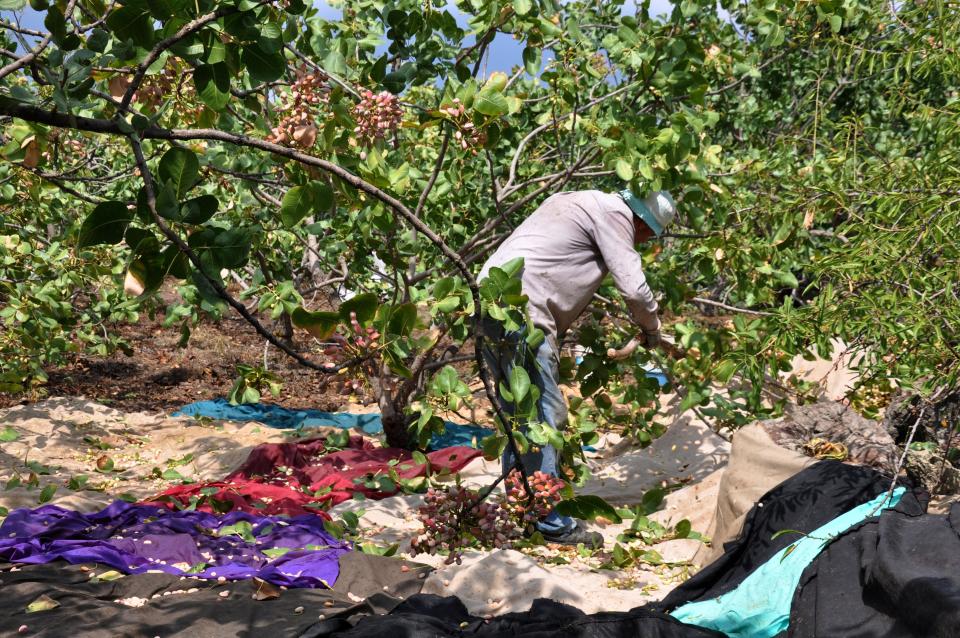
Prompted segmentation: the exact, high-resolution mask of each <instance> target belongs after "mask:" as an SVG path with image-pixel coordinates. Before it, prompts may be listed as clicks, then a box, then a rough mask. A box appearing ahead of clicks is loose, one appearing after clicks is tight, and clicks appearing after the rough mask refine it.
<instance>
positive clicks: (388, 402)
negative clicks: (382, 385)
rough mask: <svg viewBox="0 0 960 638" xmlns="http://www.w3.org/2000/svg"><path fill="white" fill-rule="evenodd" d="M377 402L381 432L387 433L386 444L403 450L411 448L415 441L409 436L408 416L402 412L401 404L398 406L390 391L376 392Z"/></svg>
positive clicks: (413, 446)
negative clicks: (381, 426)
mask: <svg viewBox="0 0 960 638" xmlns="http://www.w3.org/2000/svg"><path fill="white" fill-rule="evenodd" d="M377 394H378V396H377V403H378V404H379V405H380V420H381V421H382V422H383V432H384V434H386V435H387V445H388V446H390V447H398V448H402V449H405V450H412V449H414V448H415V446H416V441H413V440H412V439H411V437H410V417H409V416H408V415H407V414H404V412H403V406H398V405H397V402H396V401H395V400H394V397H393V396H391V393H390V392H385V391H381V392H378V393H377Z"/></svg>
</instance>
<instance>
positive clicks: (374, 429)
mask: <svg viewBox="0 0 960 638" xmlns="http://www.w3.org/2000/svg"><path fill="white" fill-rule="evenodd" d="M173 416H205V417H210V418H211V419H219V420H222V421H256V422H258V423H263V424H264V425H269V426H270V427H274V428H290V429H297V430H299V429H303V428H315V427H336V428H344V429H350V428H360V429H361V430H362V431H363V432H364V433H366V434H379V433H380V432H383V423H382V421H381V420H380V415H379V414H352V413H349V412H324V411H322V410H291V409H289V408H284V407H282V406H279V405H274V404H272V403H252V404H247V405H230V403H229V402H228V401H227V400H226V399H215V400H213V401H197V402H196V403H190V404H189V405H185V406H183V407H182V408H180V409H179V410H177V411H176V412H174V413H173ZM444 428H445V429H444V432H443V434H437V435H434V437H433V438H432V439H431V441H430V447H431V448H433V449H434V450H439V449H442V448H445V447H454V446H457V445H464V446H469V447H478V446H479V445H480V442H481V441H483V439H485V438H486V437H488V436H490V435H491V434H493V431H492V430H488V429H486V428H481V427H477V426H475V425H463V424H460V423H452V422H450V421H446V422H445V424H444Z"/></svg>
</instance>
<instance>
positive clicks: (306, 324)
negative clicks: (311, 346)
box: [290, 306, 340, 341]
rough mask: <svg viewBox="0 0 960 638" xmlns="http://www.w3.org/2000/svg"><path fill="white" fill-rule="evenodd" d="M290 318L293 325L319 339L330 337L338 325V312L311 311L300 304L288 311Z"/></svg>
mask: <svg viewBox="0 0 960 638" xmlns="http://www.w3.org/2000/svg"><path fill="white" fill-rule="evenodd" d="M290 320H291V321H293V325H295V326H296V327H298V328H302V329H304V330H306V331H307V332H309V333H310V334H311V335H313V337H314V338H316V339H319V340H320V341H323V340H324V339H328V338H330V335H332V334H333V333H334V332H335V331H336V329H337V326H338V325H340V315H339V314H337V313H335V312H324V311H318V312H311V311H309V310H306V309H304V308H303V307H302V306H301V307H299V308H297V309H296V310H294V311H293V312H292V313H290Z"/></svg>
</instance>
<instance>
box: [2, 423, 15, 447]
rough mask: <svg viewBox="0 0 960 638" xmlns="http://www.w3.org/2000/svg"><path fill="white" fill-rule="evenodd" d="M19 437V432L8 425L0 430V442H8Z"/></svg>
mask: <svg viewBox="0 0 960 638" xmlns="http://www.w3.org/2000/svg"><path fill="white" fill-rule="evenodd" d="M19 438H20V434H19V433H18V432H17V431H16V430H14V429H13V428H12V427H10V426H9V425H8V426H6V427H5V428H3V430H2V431H0V442H3V443H9V442H10V441H16V440H17V439H19Z"/></svg>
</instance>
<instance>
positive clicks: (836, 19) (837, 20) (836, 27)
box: [830, 13, 843, 33]
mask: <svg viewBox="0 0 960 638" xmlns="http://www.w3.org/2000/svg"><path fill="white" fill-rule="evenodd" d="M842 26H843V18H842V17H840V16H839V15H837V14H836V13H834V14H833V15H832V16H830V30H831V31H833V32H834V33H840V28H841V27H842Z"/></svg>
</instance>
